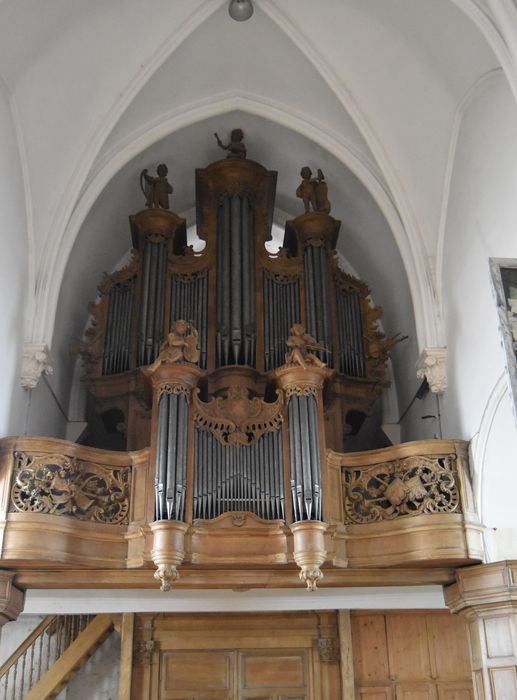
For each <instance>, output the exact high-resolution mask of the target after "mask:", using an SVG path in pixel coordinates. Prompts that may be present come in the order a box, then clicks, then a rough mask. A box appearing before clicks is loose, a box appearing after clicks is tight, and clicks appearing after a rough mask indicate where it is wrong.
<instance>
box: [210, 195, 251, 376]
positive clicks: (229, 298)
mask: <svg viewBox="0 0 517 700" xmlns="http://www.w3.org/2000/svg"><path fill="white" fill-rule="evenodd" d="M217 227H218V230H217V286H216V291H217V305H216V306H217V365H218V366H224V365H229V364H247V365H254V364H255V254H254V241H253V211H252V209H251V205H250V203H249V201H248V198H247V197H246V196H245V195H234V196H232V197H228V196H225V197H223V199H222V201H221V203H220V205H219V210H218V214H217Z"/></svg>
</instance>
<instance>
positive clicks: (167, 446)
mask: <svg viewBox="0 0 517 700" xmlns="http://www.w3.org/2000/svg"><path fill="white" fill-rule="evenodd" d="M187 417H188V402H187V397H186V396H185V394H184V393H167V392H163V393H162V395H161V396H160V400H159V404H158V436H157V447H156V480H155V494H156V520H184V519H185V490H186V486H187Z"/></svg>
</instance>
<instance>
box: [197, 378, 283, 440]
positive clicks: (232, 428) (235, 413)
mask: <svg viewBox="0 0 517 700" xmlns="http://www.w3.org/2000/svg"><path fill="white" fill-rule="evenodd" d="M248 393H249V392H248V389H247V388H246V387H244V386H233V387H230V388H229V389H228V392H227V395H226V396H225V397H222V396H219V397H217V398H216V399H212V401H209V402H208V403H205V402H204V401H201V400H200V398H199V389H196V390H195V391H194V394H193V404H194V421H195V424H196V426H197V427H198V428H199V429H200V430H208V431H209V432H211V433H212V435H214V437H216V438H217V439H218V440H219V441H220V442H222V443H223V444H227V445H255V444H256V443H257V441H258V440H259V439H260V438H261V437H262V435H264V434H265V433H270V432H274V431H275V430H279V429H280V427H281V425H282V420H283V416H282V407H283V405H284V401H283V396H282V394H281V393H280V392H277V395H278V398H277V400H276V401H274V402H273V403H267V402H266V401H264V400H263V399H261V398H259V397H256V396H255V397H254V398H251V399H250V398H249V396H248Z"/></svg>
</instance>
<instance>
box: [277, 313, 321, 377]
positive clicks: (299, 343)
mask: <svg viewBox="0 0 517 700" xmlns="http://www.w3.org/2000/svg"><path fill="white" fill-rule="evenodd" d="M287 346H288V347H289V348H291V351H290V352H288V353H286V356H285V363H286V364H287V365H299V366H300V367H309V366H311V367H326V365H325V363H324V362H322V361H321V360H320V358H319V357H318V356H317V355H313V353H312V352H309V350H316V351H318V350H322V351H326V350H327V348H325V347H323V345H320V344H319V343H318V342H317V341H316V340H314V338H313V337H312V335H309V334H308V333H306V332H305V328H304V327H303V326H302V325H301V324H300V323H295V324H294V326H293V327H292V328H291V335H290V336H289V338H288V339H287Z"/></svg>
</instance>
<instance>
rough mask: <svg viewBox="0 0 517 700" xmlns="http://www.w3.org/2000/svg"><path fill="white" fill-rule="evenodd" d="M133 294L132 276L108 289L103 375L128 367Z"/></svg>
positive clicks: (115, 372) (125, 369)
mask: <svg viewBox="0 0 517 700" xmlns="http://www.w3.org/2000/svg"><path fill="white" fill-rule="evenodd" d="M134 294H135V279H134V278H132V279H131V280H129V281H128V282H126V283H120V284H115V285H114V286H113V287H112V288H111V289H110V292H109V295H108V313H107V321H106V333H105V341H104V353H103V365H102V373H103V374H104V375H107V374H118V373H120V372H126V371H127V370H128V369H129V345H130V340H131V317H132V313H133V303H134Z"/></svg>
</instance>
